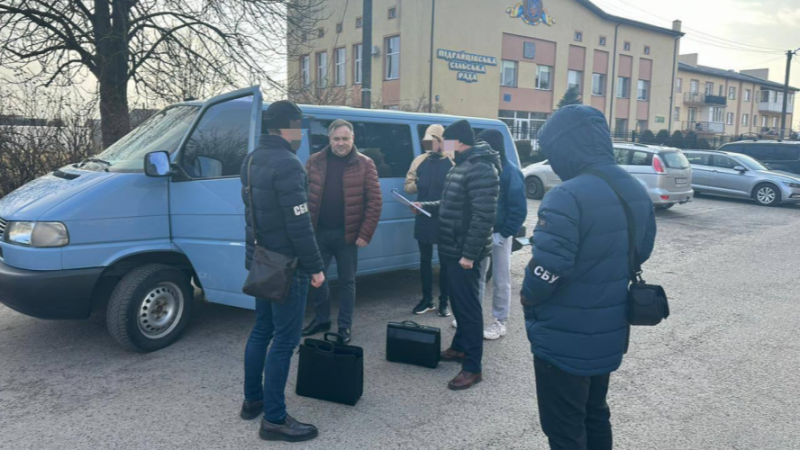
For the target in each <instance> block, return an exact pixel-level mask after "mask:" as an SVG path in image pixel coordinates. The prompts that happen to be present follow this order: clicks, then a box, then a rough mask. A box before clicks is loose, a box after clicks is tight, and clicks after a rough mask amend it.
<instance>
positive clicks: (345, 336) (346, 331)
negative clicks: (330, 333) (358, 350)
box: [339, 328, 350, 344]
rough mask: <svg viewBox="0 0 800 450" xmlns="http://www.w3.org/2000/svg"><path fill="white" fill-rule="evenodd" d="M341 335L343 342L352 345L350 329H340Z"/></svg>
mask: <svg viewBox="0 0 800 450" xmlns="http://www.w3.org/2000/svg"><path fill="white" fill-rule="evenodd" d="M339 335H340V336H341V337H342V342H344V343H345V344H349V343H350V328H339Z"/></svg>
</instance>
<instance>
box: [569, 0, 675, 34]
mask: <svg viewBox="0 0 800 450" xmlns="http://www.w3.org/2000/svg"><path fill="white" fill-rule="evenodd" d="M575 1H576V2H578V3H580V4H581V5H583V6H584V7H586V8H587V9H588V10H589V11H591V12H593V13H595V14H597V15H598V16H600V17H601V18H603V19H606V20H610V21H612V22H619V23H623V24H625V25H630V26H632V27H637V28H644V29H647V30H651V31H656V32H659V33H665V34H669V35H672V36H683V35H684V34H685V33H682V32H680V31H675V30H673V29H670V28H662V27H657V26H655V25H650V24H649V23H644V22H637V21H635V20H631V19H626V18H624V17H619V16H615V15H612V14H609V13H607V12H605V11H603V10H602V9H601V8H600V7H599V6H597V5H595V4H594V3H592V2H591V1H589V0H575Z"/></svg>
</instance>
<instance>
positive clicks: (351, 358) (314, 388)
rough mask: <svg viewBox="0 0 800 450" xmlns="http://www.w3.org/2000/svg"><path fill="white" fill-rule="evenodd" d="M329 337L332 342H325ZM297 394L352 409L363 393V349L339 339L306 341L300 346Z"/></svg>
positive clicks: (334, 336) (336, 336)
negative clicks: (348, 406) (340, 404)
mask: <svg viewBox="0 0 800 450" xmlns="http://www.w3.org/2000/svg"><path fill="white" fill-rule="evenodd" d="M329 338H333V339H329ZM296 392H297V395H299V396H301V397H310V398H316V399H319V400H327V401H329V402H335V403H342V404H345V405H350V406H353V405H355V404H356V403H357V402H358V399H360V398H361V394H362V393H363V392H364V350H363V349H362V348H361V347H356V346H353V345H345V344H344V343H343V340H342V337H341V336H340V335H338V334H335V333H325V338H324V340H319V339H311V338H309V339H306V340H305V342H303V344H302V345H301V346H300V363H299V365H298V367H297V389H296Z"/></svg>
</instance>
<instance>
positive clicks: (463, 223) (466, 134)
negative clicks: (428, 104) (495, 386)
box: [418, 120, 502, 390]
mask: <svg viewBox="0 0 800 450" xmlns="http://www.w3.org/2000/svg"><path fill="white" fill-rule="evenodd" d="M444 145H445V151H450V150H451V149H452V150H454V151H455V154H456V157H455V162H456V165H455V167H454V168H453V169H451V170H450V172H449V173H448V174H447V179H446V180H445V182H444V192H443V193H442V199H441V200H440V201H437V202H424V203H420V204H418V205H419V206H421V207H422V208H424V209H426V210H429V211H434V212H437V213H438V215H439V259H440V260H443V261H445V263H444V266H445V267H446V270H447V275H448V282H449V285H450V298H451V300H452V301H451V303H452V308H453V313H454V314H455V316H456V320H457V321H458V329H457V331H456V335H455V337H454V338H453V343H452V344H451V345H450V348H448V349H447V350H445V351H444V352H442V360H443V361H456V362H461V363H462V370H461V373H459V374H458V376H456V377H455V378H454V379H453V380H452V381H450V383H449V384H448V387H449V388H450V389H452V390H462V389H469V388H471V387H472V386H474V385H475V384H476V383H479V382H480V381H481V380H482V377H481V359H482V356H483V311H482V309H481V301H480V299H479V298H478V289H479V284H478V282H479V279H480V274H481V265H482V264H488V261H486V258H487V256H489V255H490V254H491V250H492V228H493V227H494V222H495V215H496V213H497V196H498V192H499V185H500V177H499V173H500V170H501V167H502V166H501V164H500V157H499V155H498V153H497V152H495V151H494V150H492V149H491V147H490V146H489V145H487V144H483V143H481V144H478V145H476V144H475V133H474V131H472V127H471V126H470V124H469V122H467V121H466V120H460V121H458V122H456V123H454V124H452V125H450V126H449V127H447V129H445V130H444Z"/></svg>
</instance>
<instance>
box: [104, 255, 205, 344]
mask: <svg viewBox="0 0 800 450" xmlns="http://www.w3.org/2000/svg"><path fill="white" fill-rule="evenodd" d="M193 300H194V299H193V297H192V289H191V285H190V283H189V277H187V276H186V274H184V273H183V272H182V271H180V270H178V269H176V268H174V267H171V266H167V265H163V264H148V265H145V266H141V267H137V268H136V269H133V270H132V271H130V272H129V273H128V274H127V275H125V276H124V277H123V278H122V280H120V282H119V283H118V284H117V287H116V288H115V289H114V292H113V293H112V294H111V298H110V299H109V302H108V312H107V313H106V319H107V322H108V331H109V333H111V336H112V337H113V338H114V339H115V340H116V341H117V342H119V344H120V345H122V346H123V347H125V348H126V349H128V350H131V351H136V352H152V351H156V350H160V349H162V348H164V347H167V346H169V345H170V344H172V343H173V342H175V341H176V340H177V339H178V337H180V334H181V333H182V332H183V330H184V328H186V324H187V323H188V322H189V318H190V316H191V312H192V304H193V303H194V301H193Z"/></svg>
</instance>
